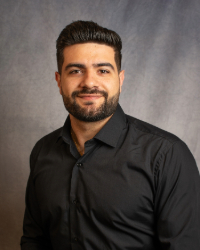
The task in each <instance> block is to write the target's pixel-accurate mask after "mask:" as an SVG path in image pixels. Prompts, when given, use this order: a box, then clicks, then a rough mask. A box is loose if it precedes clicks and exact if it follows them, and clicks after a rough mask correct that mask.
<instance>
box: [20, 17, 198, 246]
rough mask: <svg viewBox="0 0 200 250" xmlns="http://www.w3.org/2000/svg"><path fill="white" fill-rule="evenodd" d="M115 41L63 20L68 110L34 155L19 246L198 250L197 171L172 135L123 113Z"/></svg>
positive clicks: (61, 55) (93, 27)
mask: <svg viewBox="0 0 200 250" xmlns="http://www.w3.org/2000/svg"><path fill="white" fill-rule="evenodd" d="M121 48H122V45H121V39H120V37H119V36H118V35H117V34H116V33H115V32H113V31H111V30H108V29H105V28H103V27H100V26H98V25H97V24H96V23H93V22H85V21H77V22H73V23H72V24H70V25H68V26H66V28H65V29H64V30H63V31H62V32H61V34H60V36H59V37H58V40H57V62H58V72H56V73H55V78H56V81H57V84H58V87H59V91H60V94H61V95H62V97H63V101H64V105H65V107H66V109H67V110H68V112H69V116H68V118H67V120H66V122H65V124H64V126H63V127H62V128H60V129H58V130H56V131H54V132H52V133H51V134H49V135H47V136H45V137H44V138H42V139H41V140H40V141H39V142H37V144H36V145H35V147H34V149H33V151H32V153H31V157H30V166H31V173H30V177H29V181H28V185H27V194H26V211H25V217H24V234H23V236H22V239H21V247H22V250H39V249H42V250H45V249H48V250H50V249H54V250H70V249H71V250H83V249H84V250H98V249H99V250H136V249H137V250H139V249H146V250H150V249H151V250H153V249H159V250H160V249H168V250H169V249H171V250H172V249H173V250H184V249H187V250H188V249H193V250H198V249H200V240H199V239H200V233H199V232H200V231H199V229H200V194H199V192H200V178H199V173H198V170H197V167H196V164H195V161H194V158H193V156H192V154H191V153H190V151H189V150H188V148H187V146H186V145H185V144H184V143H183V142H182V141H181V140H180V139H179V138H177V137H176V136H174V135H172V134H170V133H167V132H165V131H163V130H161V129H158V128H156V127H154V126H152V125H149V124H147V123H145V122H142V121H139V120H137V119H135V118H133V117H130V116H128V115H125V114H124V112H123V110H122V109H121V107H120V106H119V104H118V99H119V94H120V92H121V87H122V84H123V80H124V71H123V70H122V71H121Z"/></svg>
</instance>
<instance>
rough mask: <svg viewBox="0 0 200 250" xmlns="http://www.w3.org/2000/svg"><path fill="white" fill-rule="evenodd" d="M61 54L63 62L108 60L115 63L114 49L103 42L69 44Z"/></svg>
mask: <svg viewBox="0 0 200 250" xmlns="http://www.w3.org/2000/svg"><path fill="white" fill-rule="evenodd" d="M63 55H64V63H63V64H68V63H73V62H79V63H84V64H89V63H95V62H110V63H112V64H114V65H115V51H114V49H113V48H112V47H110V46H108V45H105V44H98V43H81V44H74V45H70V46H68V47H66V48H65V49H64V51H63ZM115 66H116V65H115Z"/></svg>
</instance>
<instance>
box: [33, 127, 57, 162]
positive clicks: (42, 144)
mask: <svg viewBox="0 0 200 250" xmlns="http://www.w3.org/2000/svg"><path fill="white" fill-rule="evenodd" d="M61 131H62V127H61V128H59V129H56V130H54V131H53V132H51V133H49V134H47V135H45V136H43V137H42V138H41V139H40V140H38V141H37V142H36V144H35V146H34V147H33V149H32V151H31V155H30V161H32V160H35V159H36V158H37V157H38V155H39V153H40V152H41V150H43V151H44V150H45V151H48V150H49V149H50V148H51V147H52V146H53V145H55V143H56V142H57V141H58V139H59V137H60V135H61Z"/></svg>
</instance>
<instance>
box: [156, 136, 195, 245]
mask: <svg viewBox="0 0 200 250" xmlns="http://www.w3.org/2000/svg"><path fill="white" fill-rule="evenodd" d="M155 218H156V231H157V236H158V241H159V245H160V247H159V249H161V250H172V249H173V250H180V249H181V250H188V249H190V250H199V249H200V177H199V171H198V168H197V166H196V163H195V160H194V158H193V156H192V154H191V152H190V151H189V149H188V148H187V146H186V145H185V143H183V142H182V141H178V142H176V143H175V144H174V145H173V146H172V147H171V148H170V149H168V151H167V153H166V154H163V155H162V156H161V158H160V165H159V171H158V188H157V193H156V198H155Z"/></svg>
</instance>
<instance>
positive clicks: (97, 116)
mask: <svg viewBox="0 0 200 250" xmlns="http://www.w3.org/2000/svg"><path fill="white" fill-rule="evenodd" d="M61 91H62V97H63V102H64V105H65V108H66V110H67V111H68V112H69V113H70V114H71V115H73V116H74V117H75V118H77V119H78V120H80V121H85V122H96V121H100V120H103V119H105V118H107V117H109V116H111V115H112V114H114V112H115V111H116V109H117V104H118V101H119V94H120V91H118V92H117V93H116V94H115V95H114V96H112V97H110V98H108V93H107V92H106V91H102V90H97V89H91V90H90V89H83V90H81V91H74V92H73V93H72V95H71V97H70V96H66V95H65V94H64V93H63V90H62V89H61ZM79 94H101V95H102V96H103V97H104V102H103V103H102V104H101V105H100V106H98V107H93V104H94V103H93V101H88V102H86V103H85V105H86V107H81V106H80V105H79V104H78V103H77V102H76V97H77V96H78V95H79Z"/></svg>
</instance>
